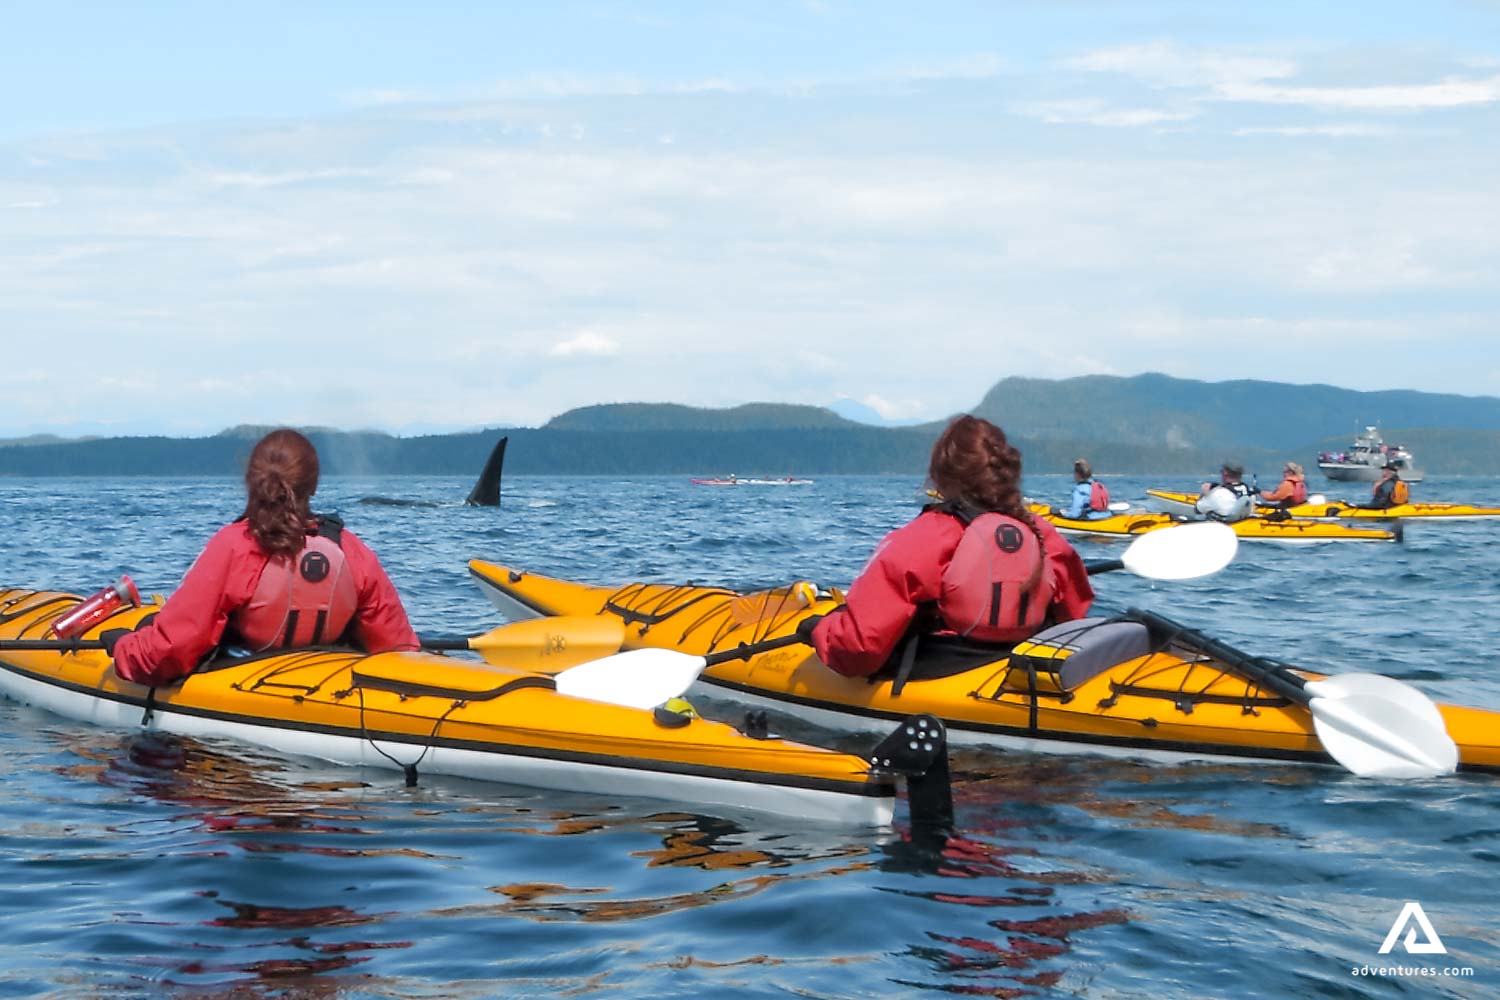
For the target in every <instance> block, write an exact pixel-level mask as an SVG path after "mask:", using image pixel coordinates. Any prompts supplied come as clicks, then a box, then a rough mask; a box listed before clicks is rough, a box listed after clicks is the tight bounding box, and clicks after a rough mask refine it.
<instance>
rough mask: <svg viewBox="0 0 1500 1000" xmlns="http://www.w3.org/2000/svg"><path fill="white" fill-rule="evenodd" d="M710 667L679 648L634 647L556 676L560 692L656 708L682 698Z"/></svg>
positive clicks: (705, 662)
mask: <svg viewBox="0 0 1500 1000" xmlns="http://www.w3.org/2000/svg"><path fill="white" fill-rule="evenodd" d="M705 666H707V661H705V660H704V659H703V657H701V656H689V655H688V654H687V653H679V652H677V651H676V650H675V649H632V650H629V651H628V652H624V653H616V654H615V655H614V656H606V657H604V658H603V659H599V660H593V661H590V662H589V663H581V664H579V665H578V666H576V667H569V668H568V669H567V670H564V671H563V672H562V673H560V674H557V675H556V678H555V679H556V681H557V691H558V693H559V694H565V695H570V696H572V697H574V698H587V699H588V700H589V701H602V702H607V703H609V704H611V705H623V706H625V707H626V708H655V707H656V706H657V705H660V704H661V703H663V702H665V701H668V700H669V699H672V698H677V697H680V696H681V695H682V694H683V693H684V692H686V691H687V689H688V688H690V687H692V686H693V682H694V681H696V680H697V679H698V675H699V674H701V673H702V672H703V668H704V667H705Z"/></svg>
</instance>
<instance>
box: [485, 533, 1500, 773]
mask: <svg viewBox="0 0 1500 1000" xmlns="http://www.w3.org/2000/svg"><path fill="white" fill-rule="evenodd" d="M469 572H470V574H471V575H472V576H473V578H474V580H475V582H476V583H477V584H478V585H479V587H480V589H481V590H482V591H483V592H484V593H485V595H486V596H487V597H488V598H489V599H490V600H491V601H492V602H493V603H494V604H495V605H496V606H497V607H498V608H500V609H501V611H503V612H504V613H505V614H506V615H507V616H508V617H510V618H512V619H519V618H524V617H536V616H555V615H573V616H576V615H603V616H612V617H615V618H618V619H619V620H620V621H622V622H624V623H625V626H626V630H625V635H626V640H625V645H626V646H627V647H629V648H642V647H656V648H663V649H673V650H680V651H682V652H685V653H690V654H693V655H697V656H704V655H707V654H710V653H714V652H717V651H725V650H732V649H734V648H735V647H737V646H739V645H740V644H752V643H758V642H761V641H763V640H765V639H768V638H772V637H777V636H784V635H787V634H790V633H792V632H794V631H795V629H796V625H797V622H798V621H800V620H801V619H802V618H803V617H805V616H807V615H810V614H823V613H826V612H829V611H832V610H833V609H834V608H835V607H837V606H838V598H837V595H829V594H822V593H821V592H819V594H820V596H818V597H817V598H816V599H815V600H813V602H812V603H811V604H807V603H805V595H806V593H807V592H808V590H809V588H810V587H811V586H812V585H811V584H809V583H807V582H805V581H804V582H799V583H796V584H792V585H791V586H789V587H783V588H777V589H776V590H771V591H765V592H762V593H761V594H759V595H757V599H756V600H752V601H746V600H744V599H743V598H744V597H746V596H747V595H741V594H737V593H735V592H734V591H730V590H724V589H721V588H713V587H696V586H691V585H684V586H672V585H665V584H648V583H632V584H626V585H624V586H592V585H589V584H585V583H574V582H569V581H566V580H559V579H554V578H550V577H546V576H541V575H538V574H535V573H525V572H520V571H518V570H513V569H510V568H508V567H505V566H499V565H495V564H493V563H488V562H484V561H481V560H477V559H476V560H472V561H471V562H470V563H469ZM746 609H751V611H750V613H749V614H748V615H747V614H745V613H743V612H744V611H745V610H746ZM1049 634H1050V635H1049ZM1236 663H1238V664H1239V665H1238V666H1237V665H1236ZM1246 669H1247V667H1246V665H1245V664H1244V662H1243V661H1242V660H1236V661H1235V663H1231V662H1229V659H1228V658H1226V657H1224V656H1223V655H1209V654H1207V653H1204V652H1203V651H1201V650H1199V649H1194V648H1191V647H1189V646H1187V645H1182V644H1179V642H1178V641H1177V640H1172V641H1165V642H1164V641H1162V640H1160V639H1159V638H1154V637H1153V634H1152V633H1151V631H1150V630H1149V629H1147V628H1146V627H1145V626H1143V625H1141V624H1139V623H1138V622H1130V621H1118V620H1111V621H1102V620H1085V622H1083V623H1078V622H1069V623H1064V625H1061V626H1055V627H1054V629H1053V630H1049V633H1043V634H1039V635H1038V636H1035V637H1033V639H1032V641H1030V642H1028V643H1023V644H1021V645H1018V646H1016V647H1015V648H1014V649H1013V650H996V649H994V648H990V649H974V648H972V647H970V648H965V647H962V646H954V645H942V644H937V645H935V646H934V647H933V648H931V649H926V648H924V651H923V652H922V653H921V654H920V655H919V656H918V660H917V664H916V666H915V669H914V670H913V673H912V676H911V678H910V679H909V680H907V681H906V682H905V683H904V684H902V683H901V682H899V681H898V680H897V679H896V678H893V677H881V678H878V679H876V680H873V681H872V680H869V679H865V678H848V677H842V676H840V675H839V674H836V673H834V672H833V671H832V670H829V669H828V667H826V666H825V665H824V664H823V663H821V662H820V661H819V660H818V659H817V657H816V656H815V655H814V654H813V652H812V650H811V649H810V648H808V647H807V646H803V645H792V646H787V647H784V648H780V649H776V650H773V651H768V652H764V653H758V654H755V655H751V656H750V657H749V658H748V659H740V660H730V661H728V662H724V663H718V664H715V665H712V666H710V667H709V668H708V670H707V671H705V672H704V674H703V675H702V676H701V677H700V679H699V684H700V685H701V686H705V687H707V688H708V689H711V690H712V691H714V692H717V693H720V694H724V695H727V696H730V697H733V698H735V699H737V700H740V701H743V702H746V703H749V704H751V705H755V706H759V707H774V708H777V709H779V710H782V711H785V712H787V713H789V714H794V715H798V716H802V717H805V718H807V719H809V720H811V721H813V722H816V723H818V724H820V725H825V726H829V727H833V728H839V729H856V730H858V729H864V728H868V727H869V726H870V725H871V724H872V723H877V722H879V723H882V724H883V723H885V722H888V721H892V720H895V719H898V718H901V717H903V716H906V715H909V714H911V713H928V714H931V715H934V716H936V717H938V718H940V719H942V720H943V721H944V722H945V723H946V725H947V732H948V738H949V740H950V741H951V742H953V743H966V744H970V745H981V746H1012V747H1020V748H1024V749H1031V750H1040V751H1048V752H1105V753H1113V754H1120V755H1129V756H1143V755H1144V756H1153V755H1157V754H1170V755H1177V756H1180V755H1188V756H1195V757H1203V756H1208V757H1219V756H1228V757H1242V758H1256V759H1271V760H1289V761H1305V762H1315V763H1329V762H1330V760H1331V758H1330V756H1329V754H1328V753H1327V752H1325V750H1324V749H1323V746H1322V744H1321V742H1320V740H1319V738H1318V736H1317V735H1316V732H1315V728H1314V724H1313V719H1312V713H1311V712H1310V711H1309V710H1308V708H1307V707H1305V706H1304V705H1303V704H1299V703H1296V702H1293V701H1290V700H1289V699H1288V698H1286V697H1283V696H1282V695H1281V694H1279V693H1278V692H1277V691H1276V690H1273V689H1272V688H1270V687H1266V686H1262V685H1261V684H1260V683H1258V682H1257V681H1255V680H1253V679H1251V677H1250V676H1248V675H1247V673H1246V672H1245V671H1246ZM1300 676H1302V677H1305V678H1316V677H1318V676H1319V675H1318V674H1315V673H1303V674H1300ZM1366 676H1368V675H1366ZM1438 709H1439V710H1440V711H1441V718H1442V722H1443V723H1445V724H1446V727H1447V731H1448V733H1449V734H1450V735H1451V737H1452V739H1453V740H1454V741H1455V742H1456V743H1457V745H1458V749H1459V760H1460V766H1461V767H1463V768H1466V769H1477V770H1500V713H1495V712H1490V711H1484V710H1481V709H1474V708H1463V707H1459V706H1453V705H1442V706H1438Z"/></svg>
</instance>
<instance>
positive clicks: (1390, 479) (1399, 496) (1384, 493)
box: [1364, 462, 1411, 510]
mask: <svg viewBox="0 0 1500 1000" xmlns="http://www.w3.org/2000/svg"><path fill="white" fill-rule="evenodd" d="M1371 494H1372V495H1371V499H1370V502H1369V503H1368V504H1365V505H1364V506H1365V507H1373V508H1375V509H1377V510H1385V509H1387V508H1389V507H1395V506H1396V505H1397V504H1403V503H1406V502H1407V501H1408V500H1410V499H1411V488H1410V487H1408V486H1407V485H1406V483H1404V482H1402V480H1401V466H1399V465H1397V464H1396V463H1395V462H1387V463H1385V466H1384V467H1383V468H1381V470H1380V480H1379V481H1378V482H1376V484H1375V487H1374V489H1373V490H1372V491H1371Z"/></svg>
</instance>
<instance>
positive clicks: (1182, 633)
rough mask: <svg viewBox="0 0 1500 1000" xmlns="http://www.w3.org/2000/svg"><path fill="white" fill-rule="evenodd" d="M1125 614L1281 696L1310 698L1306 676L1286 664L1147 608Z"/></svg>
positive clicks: (1301, 700)
mask: <svg viewBox="0 0 1500 1000" xmlns="http://www.w3.org/2000/svg"><path fill="white" fill-rule="evenodd" d="M1125 615H1126V617H1128V618H1133V619H1134V620H1136V621H1138V622H1140V623H1141V624H1142V625H1145V626H1146V628H1147V629H1149V630H1150V631H1151V632H1153V633H1155V634H1158V635H1161V636H1163V637H1165V638H1167V639H1169V640H1170V639H1180V640H1182V641H1183V642H1184V643H1186V644H1187V645H1189V646H1192V647H1193V648H1195V649H1197V650H1198V651H1199V652H1202V653H1206V654H1207V655H1209V656H1212V657H1214V658H1216V659H1219V660H1223V661H1224V662H1225V663H1227V664H1229V665H1230V666H1231V667H1234V668H1235V669H1236V670H1240V671H1243V672H1244V673H1245V674H1247V675H1249V676H1250V678H1251V679H1252V680H1255V681H1258V682H1260V683H1261V684H1264V685H1265V686H1266V687H1267V688H1269V689H1270V690H1272V691H1275V692H1276V693H1277V694H1279V695H1281V696H1282V697H1283V698H1290V699H1291V700H1292V701H1295V702H1297V703H1299V704H1302V705H1306V704H1309V703H1310V702H1311V701H1312V695H1311V694H1309V693H1308V692H1307V691H1306V685H1307V678H1305V677H1303V676H1301V675H1300V674H1297V673H1295V672H1293V671H1291V670H1288V669H1287V668H1286V667H1280V666H1276V665H1275V664H1273V663H1269V662H1267V661H1266V660H1263V659H1261V658H1260V657H1257V656H1250V655H1248V654H1246V653H1242V652H1240V651H1239V650H1237V649H1235V648H1234V647H1233V646H1230V645H1228V644H1227V643H1224V642H1221V641H1220V640H1218V639H1215V638H1213V637H1212V636H1208V635H1204V634H1203V633H1202V632H1198V631H1196V630H1194V629H1190V628H1184V627H1182V626H1181V625H1179V624H1177V623H1176V622H1174V621H1172V619H1170V618H1163V617H1162V616H1161V615H1158V614H1154V613H1152V612H1150V611H1142V610H1141V609H1139V608H1129V609H1127V610H1126V612H1125Z"/></svg>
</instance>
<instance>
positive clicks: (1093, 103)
mask: <svg viewBox="0 0 1500 1000" xmlns="http://www.w3.org/2000/svg"><path fill="white" fill-rule="evenodd" d="M1014 110H1015V111H1016V113H1017V114H1021V115H1025V116H1027V117H1031V118H1038V119H1040V120H1042V121H1044V122H1049V123H1051V124H1056V125H1103V126H1107V127H1112V128H1136V127H1139V126H1142V125H1161V124H1163V123H1165V122H1180V121H1187V120H1189V119H1191V118H1193V117H1194V116H1195V115H1196V114H1197V113H1196V112H1195V111H1191V110H1183V111H1167V110H1165V109H1162V108H1119V107H1111V106H1109V105H1108V104H1107V103H1106V102H1104V101H1099V100H1091V99H1087V98H1081V99H1073V100H1061V101H1037V102H1033V103H1031V104H1017V105H1015V106H1014Z"/></svg>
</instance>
